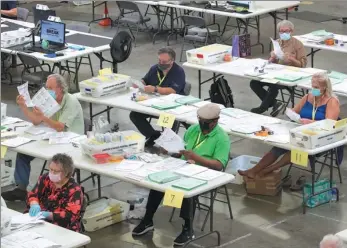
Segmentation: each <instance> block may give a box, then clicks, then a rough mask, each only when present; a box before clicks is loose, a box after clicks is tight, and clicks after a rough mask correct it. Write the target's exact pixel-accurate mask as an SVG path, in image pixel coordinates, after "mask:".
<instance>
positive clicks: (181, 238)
mask: <svg viewBox="0 0 347 248" xmlns="http://www.w3.org/2000/svg"><path fill="white" fill-rule="evenodd" d="M194 238H195V236H194V231H193V230H192V233H189V230H188V228H187V227H185V226H183V229H182V232H181V234H180V235H178V237H177V238H176V239H175V240H174V245H179V246H182V245H184V244H185V243H187V242H188V241H190V240H192V239H194Z"/></svg>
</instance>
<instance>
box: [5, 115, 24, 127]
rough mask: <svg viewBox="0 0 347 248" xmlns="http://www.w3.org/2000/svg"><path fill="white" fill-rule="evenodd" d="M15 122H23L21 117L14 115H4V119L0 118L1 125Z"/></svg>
mask: <svg viewBox="0 0 347 248" xmlns="http://www.w3.org/2000/svg"><path fill="white" fill-rule="evenodd" d="M17 122H23V120H22V119H19V118H16V117H10V116H6V118H5V119H3V120H1V125H2V126H7V125H11V124H14V123H17Z"/></svg>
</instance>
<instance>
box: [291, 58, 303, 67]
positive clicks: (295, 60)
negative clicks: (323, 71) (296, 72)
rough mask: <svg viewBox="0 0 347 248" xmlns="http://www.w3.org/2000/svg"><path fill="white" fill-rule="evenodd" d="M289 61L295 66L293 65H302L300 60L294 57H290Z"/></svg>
mask: <svg viewBox="0 0 347 248" xmlns="http://www.w3.org/2000/svg"><path fill="white" fill-rule="evenodd" d="M291 62H292V66H295V67H302V64H301V61H300V60H297V59H295V58H292V59H291Z"/></svg>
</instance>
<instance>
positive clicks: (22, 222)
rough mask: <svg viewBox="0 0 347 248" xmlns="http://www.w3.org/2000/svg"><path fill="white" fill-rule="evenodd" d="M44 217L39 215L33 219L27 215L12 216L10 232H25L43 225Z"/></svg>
mask: <svg viewBox="0 0 347 248" xmlns="http://www.w3.org/2000/svg"><path fill="white" fill-rule="evenodd" d="M43 219H45V217H43V216H42V214H41V213H39V214H38V215H36V216H35V217H31V216H29V214H20V215H15V216H12V218H11V230H25V229H28V228H31V227H34V226H36V225H41V224H44V223H45V221H44V220H43Z"/></svg>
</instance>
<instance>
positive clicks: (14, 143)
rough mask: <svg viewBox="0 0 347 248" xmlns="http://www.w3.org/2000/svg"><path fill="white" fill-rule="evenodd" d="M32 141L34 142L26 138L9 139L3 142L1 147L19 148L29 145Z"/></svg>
mask: <svg viewBox="0 0 347 248" xmlns="http://www.w3.org/2000/svg"><path fill="white" fill-rule="evenodd" d="M30 141H32V139H28V138H25V137H16V138H13V139H7V140H4V141H1V145H3V146H7V147H18V146H21V145H24V144H26V143H29V142H30Z"/></svg>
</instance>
